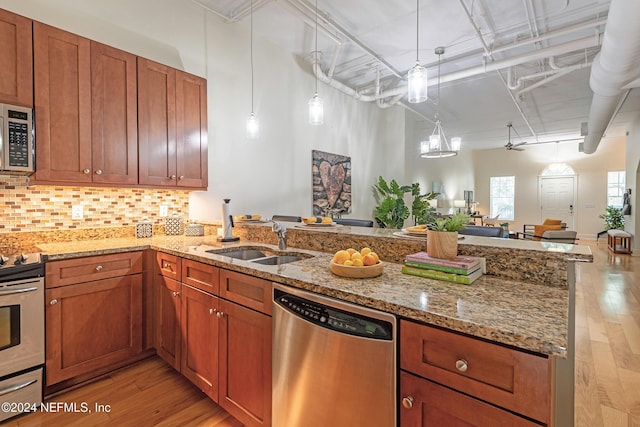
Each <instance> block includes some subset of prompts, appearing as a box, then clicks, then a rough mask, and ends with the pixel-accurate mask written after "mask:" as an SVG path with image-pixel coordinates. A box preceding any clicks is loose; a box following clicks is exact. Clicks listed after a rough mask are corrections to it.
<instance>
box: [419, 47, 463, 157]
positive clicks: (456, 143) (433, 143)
mask: <svg viewBox="0 0 640 427" xmlns="http://www.w3.org/2000/svg"><path fill="white" fill-rule="evenodd" d="M435 53H436V55H438V103H437V107H438V109H437V111H436V126H435V128H434V129H433V132H432V133H431V136H429V140H428V141H421V142H420V157H423V158H426V159H435V158H440V157H452V156H457V155H458V152H459V151H460V145H461V144H462V138H460V137H458V136H455V137H453V138H451V143H449V140H447V136H446V135H445V133H444V130H443V129H442V122H441V121H440V119H439V115H440V56H441V55H442V54H443V53H444V47H437V48H436V50H435Z"/></svg>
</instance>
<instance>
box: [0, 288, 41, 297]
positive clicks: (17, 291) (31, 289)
mask: <svg viewBox="0 0 640 427" xmlns="http://www.w3.org/2000/svg"><path fill="white" fill-rule="evenodd" d="M37 290H38V288H37V287H35V288H24V289H9V290H6V291H0V295H13V294H22V293H25V292H34V291H37Z"/></svg>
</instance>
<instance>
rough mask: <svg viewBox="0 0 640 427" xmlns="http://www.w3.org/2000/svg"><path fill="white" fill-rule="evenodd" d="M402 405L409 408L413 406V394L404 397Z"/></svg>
mask: <svg viewBox="0 0 640 427" xmlns="http://www.w3.org/2000/svg"><path fill="white" fill-rule="evenodd" d="M402 406H404V407H405V408H407V409H411V408H413V397H412V396H407V397H403V398H402Z"/></svg>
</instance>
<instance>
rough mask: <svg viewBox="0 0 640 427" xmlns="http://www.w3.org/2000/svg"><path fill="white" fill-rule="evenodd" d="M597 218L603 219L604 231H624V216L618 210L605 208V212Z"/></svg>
mask: <svg viewBox="0 0 640 427" xmlns="http://www.w3.org/2000/svg"><path fill="white" fill-rule="evenodd" d="M598 218H601V219H604V231H607V230H623V229H624V215H622V209H620V208H616V207H613V206H607V210H606V212H605V213H603V214H602V215H600V216H598Z"/></svg>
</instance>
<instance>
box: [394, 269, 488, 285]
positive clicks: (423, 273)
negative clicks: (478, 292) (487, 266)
mask: <svg viewBox="0 0 640 427" xmlns="http://www.w3.org/2000/svg"><path fill="white" fill-rule="evenodd" d="M402 272H403V273H404V274H411V275H412V276H420V277H426V278H428V279H436V280H446V281H448V282H453V283H460V284H462V285H470V284H472V283H473V282H474V281H475V280H476V279H477V278H478V277H480V276H482V270H481V269H478V270H476V271H474V272H473V273H471V274H469V275H466V276H463V275H461V274H453V273H445V272H444V271H438V270H428V269H426V268H414V267H402Z"/></svg>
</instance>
